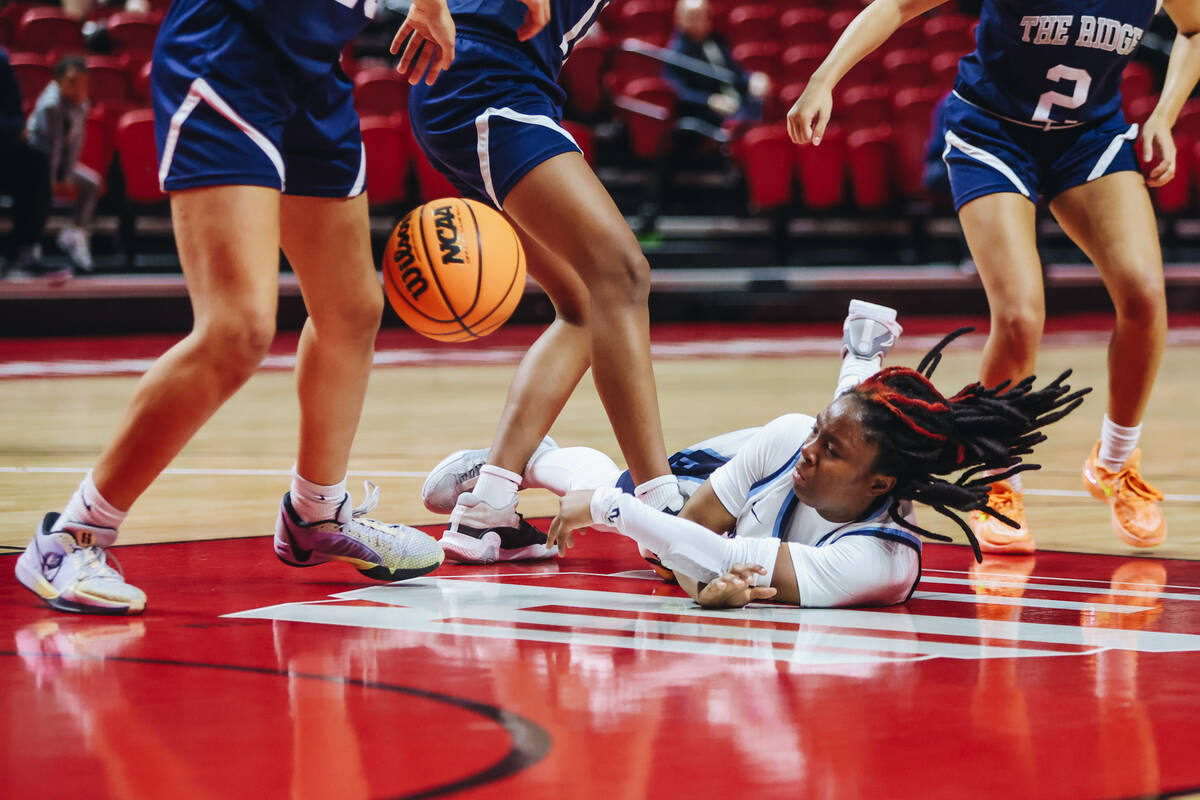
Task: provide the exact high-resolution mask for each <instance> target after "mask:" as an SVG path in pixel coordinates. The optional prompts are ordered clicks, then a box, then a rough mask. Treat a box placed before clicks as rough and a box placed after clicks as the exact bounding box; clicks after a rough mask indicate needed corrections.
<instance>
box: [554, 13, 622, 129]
mask: <svg viewBox="0 0 1200 800" xmlns="http://www.w3.org/2000/svg"><path fill="white" fill-rule="evenodd" d="M593 31H595V29H593ZM611 48H612V42H611V41H609V40H608V39H607V38H606V37H605V36H604V35H603V34H601V33H599V32H598V31H596V32H595V33H591V34H588V35H587V36H584V37H583V39H581V40H579V41H578V42H576V43H575V46H574V47H573V48H572V49H571V56H570V58H568V59H567V63H565V64H563V68H562V71H561V72H560V73H559V74H558V77H559V81H560V82H561V83H562V86H563V88H564V89H566V92H567V102H568V103H569V104H570V106H571V108H572V109H574V110H575V112H576V113H578V114H580V115H581V116H584V117H594V116H596V115H597V114H599V113H600V109H601V108H603V107H604V91H603V86H602V85H601V82H600V81H599V80H598V78H599V76H601V75H604V74H605V72H606V66H605V64H606V62H607V61H608V54H609V50H611Z"/></svg>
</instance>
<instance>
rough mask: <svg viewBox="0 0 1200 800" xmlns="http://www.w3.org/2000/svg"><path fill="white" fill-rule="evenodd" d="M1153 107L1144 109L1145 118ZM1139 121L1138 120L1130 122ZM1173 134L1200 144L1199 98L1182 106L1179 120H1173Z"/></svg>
mask: <svg viewBox="0 0 1200 800" xmlns="http://www.w3.org/2000/svg"><path fill="white" fill-rule="evenodd" d="M1152 110H1153V107H1150V108H1147V109H1146V116H1150V112H1151V111H1152ZM1131 121H1135V122H1137V121H1140V120H1131ZM1173 132H1174V134H1175V136H1176V138H1180V137H1182V138H1184V139H1187V140H1189V141H1192V142H1200V98H1198V99H1195V100H1188V101H1187V102H1186V103H1184V104H1183V109H1182V110H1181V111H1180V112H1179V118H1178V119H1176V120H1175V128H1174V129H1173Z"/></svg>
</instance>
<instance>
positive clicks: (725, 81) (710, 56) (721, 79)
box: [663, 0, 771, 128]
mask: <svg viewBox="0 0 1200 800" xmlns="http://www.w3.org/2000/svg"><path fill="white" fill-rule="evenodd" d="M675 29H676V30H675V34H674V35H673V36H672V37H671V41H670V43H669V44H668V45H667V48H668V49H669V50H672V51H674V53H676V54H677V55H678V56H683V58H680V59H676V60H673V61H672V62H670V63H667V64H665V65H664V66H663V77H664V78H665V79H666V80H667V81H668V82H669V83H670V84H671V85H672V86H674V87H675V92H676V94H677V95H678V96H679V103H678V106H677V108H678V110H679V114H680V116H683V117H693V118H695V119H699V120H703V121H705V122H707V123H709V124H711V125H712V126H713V127H714V128H720V127H721V126H722V125H723V124H724V123H725V122H726V121H732V122H741V121H750V122H752V121H756V120H759V119H761V118H762V103H763V98H764V97H766V95H767V93H768V92H769V91H770V88H771V81H770V79H769V78H768V77H767V75H766V73H763V72H746V71H745V70H743V69H742V68H741V67H739V66H738V64H737V63H736V62H735V61H734V60H733V54H732V53H731V52H730V49H729V45H728V44H726V42H725V40H724V39H723V38H721V36H720V34H717V33H715V32H714V31H713V26H712V14H711V12H710V10H709V6H708V0H678V3H677V4H676V5H675Z"/></svg>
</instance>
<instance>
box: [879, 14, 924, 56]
mask: <svg viewBox="0 0 1200 800" xmlns="http://www.w3.org/2000/svg"><path fill="white" fill-rule="evenodd" d="M926 44H927V43H926V41H925V31H924V30H922V27H921V20H920V18H917V19H914V20H910V21H908V22H906V23H905V24H903V25H901V26H900V27H899V28H897V29H896V32H895V33H893V34H892V35H891V36H889V37H888V40H887V42H885V43H884V45H883V47H881V48H880V50H883V51H884V53H885V54H886V53H887V52H891V51H892V50H915V49H917V48H923V47H925V46H926Z"/></svg>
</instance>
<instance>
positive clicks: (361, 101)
mask: <svg viewBox="0 0 1200 800" xmlns="http://www.w3.org/2000/svg"><path fill="white" fill-rule="evenodd" d="M354 107H355V108H356V109H358V113H359V114H362V115H368V116H369V115H371V114H384V115H387V114H391V113H392V112H394V111H403V110H405V109H407V108H408V81H407V80H405V79H404V77H403V76H401V75H399V74H398V73H397V72H396V71H395V70H394V69H391V68H390V67H363V68H362V69H360V70H359V71H358V73H357V74H356V75H355V76H354Z"/></svg>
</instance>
